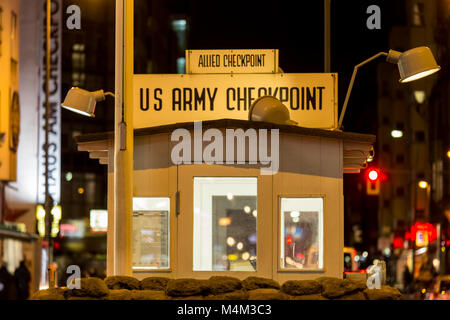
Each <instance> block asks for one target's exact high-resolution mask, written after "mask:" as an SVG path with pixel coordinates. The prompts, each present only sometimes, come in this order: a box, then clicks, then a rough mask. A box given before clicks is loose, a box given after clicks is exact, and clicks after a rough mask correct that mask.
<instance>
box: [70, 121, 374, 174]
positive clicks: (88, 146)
mask: <svg viewBox="0 0 450 320" xmlns="http://www.w3.org/2000/svg"><path fill="white" fill-rule="evenodd" d="M202 127H203V128H204V129H208V128H243V129H249V128H253V129H279V130H280V133H291V134H298V135H306V136H315V137H325V138H331V139H340V140H342V141H343V142H344V148H343V149H344V150H343V164H344V173H359V172H360V170H361V169H363V168H365V167H366V166H367V158H368V157H369V156H370V155H373V144H374V143H375V141H376V137H375V136H374V135H371V134H361V133H354V132H344V131H339V130H334V131H333V130H325V129H315V128H303V127H298V126H294V125H277V124H273V123H268V122H259V121H248V120H235V119H220V120H210V121H203V122H202ZM178 128H184V129H187V130H190V129H192V130H193V129H194V122H183V123H175V124H171V125H164V126H157V127H148V128H142V129H135V130H134V136H135V137H136V136H145V135H154V134H160V133H169V132H172V131H174V130H176V129H178ZM113 139H114V133H113V132H103V133H92V134H84V135H81V136H77V137H75V140H76V142H77V144H78V151H88V152H89V157H90V158H92V159H98V160H99V161H100V163H101V164H108V161H109V160H108V159H109V158H108V152H109V143H110V141H112V140H113Z"/></svg>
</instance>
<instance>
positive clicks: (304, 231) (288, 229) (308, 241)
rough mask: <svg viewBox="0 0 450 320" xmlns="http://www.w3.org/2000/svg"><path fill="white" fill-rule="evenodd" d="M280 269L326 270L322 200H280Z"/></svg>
mask: <svg viewBox="0 0 450 320" xmlns="http://www.w3.org/2000/svg"><path fill="white" fill-rule="evenodd" d="M280 226H281V230H280V235H281V237H280V241H281V246H280V255H281V268H285V269H295V270H298V269H323V198H281V223H280Z"/></svg>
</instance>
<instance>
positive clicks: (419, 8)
mask: <svg viewBox="0 0 450 320" xmlns="http://www.w3.org/2000/svg"><path fill="white" fill-rule="evenodd" d="M412 23H413V25H414V26H416V27H422V26H424V25H425V8H424V5H423V3H420V2H418V3H415V4H414V6H413V16H412Z"/></svg>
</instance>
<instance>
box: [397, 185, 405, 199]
mask: <svg viewBox="0 0 450 320" xmlns="http://www.w3.org/2000/svg"><path fill="white" fill-rule="evenodd" d="M395 193H396V194H397V197H403V196H404V195H405V189H404V188H403V187H398V188H397V190H396V192H395Z"/></svg>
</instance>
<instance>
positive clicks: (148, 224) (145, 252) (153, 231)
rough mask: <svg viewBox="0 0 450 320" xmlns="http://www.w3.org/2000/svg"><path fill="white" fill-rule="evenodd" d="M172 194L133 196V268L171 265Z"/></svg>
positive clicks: (156, 267) (167, 266)
mask: <svg viewBox="0 0 450 320" xmlns="http://www.w3.org/2000/svg"><path fill="white" fill-rule="evenodd" d="M169 214H170V198H133V245H132V246H133V269H167V268H169V266H170V257H169V246H170V244H169V225H170V223H169V218H170V215H169Z"/></svg>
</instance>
